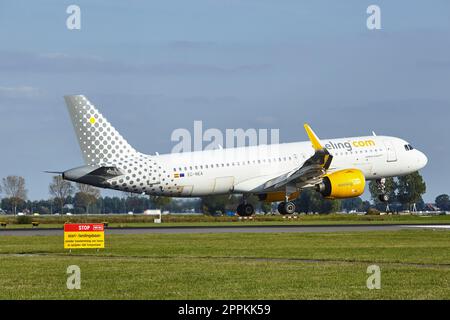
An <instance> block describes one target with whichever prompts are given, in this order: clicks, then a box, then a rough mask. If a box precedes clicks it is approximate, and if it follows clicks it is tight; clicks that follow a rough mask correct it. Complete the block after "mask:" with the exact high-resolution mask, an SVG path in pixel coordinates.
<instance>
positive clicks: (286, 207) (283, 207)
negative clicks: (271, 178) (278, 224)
mask: <svg viewBox="0 0 450 320" xmlns="http://www.w3.org/2000/svg"><path fill="white" fill-rule="evenodd" d="M278 212H279V213H280V214H283V215H285V214H293V213H294V212H295V204H294V203H293V202H290V201H289V202H280V204H279V205H278Z"/></svg>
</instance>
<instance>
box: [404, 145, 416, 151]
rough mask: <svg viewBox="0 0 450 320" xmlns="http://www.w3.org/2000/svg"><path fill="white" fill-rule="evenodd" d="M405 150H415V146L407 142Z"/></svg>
mask: <svg viewBox="0 0 450 320" xmlns="http://www.w3.org/2000/svg"><path fill="white" fill-rule="evenodd" d="M405 150H406V151H409V150H414V148H413V147H412V145H410V144H405Z"/></svg>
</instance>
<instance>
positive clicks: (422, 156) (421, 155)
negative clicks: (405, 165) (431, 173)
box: [418, 151, 428, 169]
mask: <svg viewBox="0 0 450 320" xmlns="http://www.w3.org/2000/svg"><path fill="white" fill-rule="evenodd" d="M427 163H428V158H427V156H426V155H425V154H424V153H423V152H421V151H419V155H418V164H419V166H420V169H422V168H423V167H425V166H426V165H427Z"/></svg>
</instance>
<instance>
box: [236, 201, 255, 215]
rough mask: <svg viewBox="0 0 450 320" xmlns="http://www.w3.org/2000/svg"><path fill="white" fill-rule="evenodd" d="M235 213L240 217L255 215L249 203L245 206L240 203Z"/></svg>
mask: <svg viewBox="0 0 450 320" xmlns="http://www.w3.org/2000/svg"><path fill="white" fill-rule="evenodd" d="M236 213H237V214H238V216H240V217H250V216H251V215H253V214H254V213H255V208H253V206H252V205H251V204H249V203H247V204H243V203H241V204H240V205H238V207H237V209H236Z"/></svg>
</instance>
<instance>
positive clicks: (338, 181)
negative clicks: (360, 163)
mask: <svg viewBox="0 0 450 320" xmlns="http://www.w3.org/2000/svg"><path fill="white" fill-rule="evenodd" d="M365 185H366V179H365V178H364V174H363V173H362V172H361V171H360V170H357V169H345V170H339V171H336V172H333V173H330V174H327V175H326V176H324V177H323V179H322V182H321V183H319V184H317V185H316V190H317V191H318V192H320V193H321V194H322V195H323V196H324V197H325V198H327V199H345V198H354V197H359V196H360V195H362V194H363V193H364V188H365Z"/></svg>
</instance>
